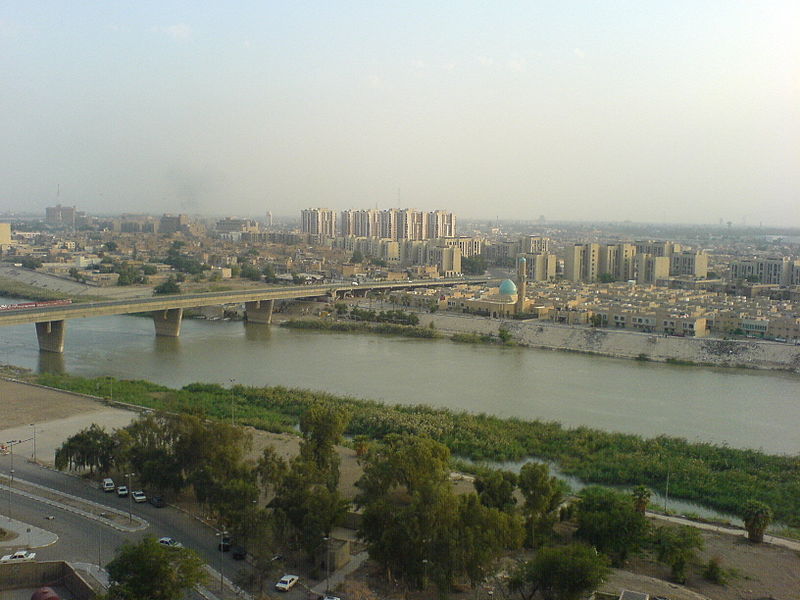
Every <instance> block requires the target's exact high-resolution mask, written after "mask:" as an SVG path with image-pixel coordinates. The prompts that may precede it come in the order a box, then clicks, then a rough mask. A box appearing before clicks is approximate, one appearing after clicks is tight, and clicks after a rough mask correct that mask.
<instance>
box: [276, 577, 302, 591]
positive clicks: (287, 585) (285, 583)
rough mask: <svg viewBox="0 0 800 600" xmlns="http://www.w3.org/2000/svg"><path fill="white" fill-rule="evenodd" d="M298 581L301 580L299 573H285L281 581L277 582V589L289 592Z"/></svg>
mask: <svg viewBox="0 0 800 600" xmlns="http://www.w3.org/2000/svg"><path fill="white" fill-rule="evenodd" d="M298 581H300V577H298V576H297V575H284V576H283V577H281V579H280V581H278V583H276V584H275V589H276V590H278V591H279V592H288V591H289V590H290V589H292V588H293V587H294V586H295V585H297V582H298Z"/></svg>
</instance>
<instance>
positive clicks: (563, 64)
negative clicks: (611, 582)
mask: <svg viewBox="0 0 800 600" xmlns="http://www.w3.org/2000/svg"><path fill="white" fill-rule="evenodd" d="M798 23H800V2H798V1H797V0H786V1H785V2H767V1H763V0H759V1H757V2H756V1H748V2H737V1H735V0H721V1H719V2H711V1H707V2H703V1H701V0H687V1H678V0H659V1H657V2H656V1H652V2H648V1H645V0H631V1H630V2H611V1H608V2H588V1H586V2H579V1H570V0H553V1H552V2H536V1H534V0H528V1H525V2H518V3H514V2H504V1H500V2H498V1H485V2H467V1H455V2H452V1H446V0H437V1H435V2H431V1H430V0H424V1H419V2H417V1H413V0H404V1H403V2H393V3H388V2H374V1H364V2H344V1H339V0H335V1H332V0H328V1H321V2H301V1H296V0H291V1H284V2H265V1H263V0H259V1H252V2H246V1H236V2H196V1H187V2H176V1H171V0H158V1H154V2H143V1H136V2H112V1H102V2H100V1H97V2H91V1H88V0H86V1H80V0H70V1H61V2H59V1H36V0H20V1H15V0H5V1H4V2H2V3H0V132H1V134H2V143H1V144H0V210H15V211H38V210H42V212H43V209H44V207H45V206H47V205H52V204H54V203H55V202H56V190H57V186H58V185H59V184H60V186H61V196H60V201H61V202H62V203H63V204H70V205H72V204H74V205H77V206H78V208H79V209H83V210H87V211H90V212H95V213H97V212H105V213H118V212H156V213H160V212H176V211H183V212H190V213H215V214H220V213H221V214H231V215H233V214H238V215H248V214H249V215H262V214H263V213H264V212H265V211H266V210H268V209H270V210H272V212H273V213H275V214H289V215H294V214H296V212H297V211H298V210H299V209H300V208H303V207H307V206H326V207H329V208H335V209H344V208H363V207H374V206H376V205H377V206H378V207H380V208H387V207H390V206H410V207H417V208H420V209H429V210H432V209H434V208H445V209H450V210H453V211H456V212H457V213H458V214H459V215H460V216H462V217H486V218H493V217H495V216H499V217H500V218H520V219H531V218H537V217H538V216H539V215H540V214H543V215H545V216H546V217H547V218H548V219H604V220H622V219H631V220H636V221H662V220H666V221H673V222H675V221H681V222H707V223H712V222H713V223H716V222H717V221H718V220H719V219H720V218H724V219H725V220H732V221H734V222H735V223H741V222H742V221H743V220H746V222H747V223H748V224H751V225H753V224H758V223H759V222H763V223H764V224H765V225H766V224H782V225H794V226H800V193H799V190H800V35H798V33H797V32H798Z"/></svg>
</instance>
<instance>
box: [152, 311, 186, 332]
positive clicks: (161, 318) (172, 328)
mask: <svg viewBox="0 0 800 600" xmlns="http://www.w3.org/2000/svg"><path fill="white" fill-rule="evenodd" d="M182 319H183V309H182V308H168V309H167V310H154V311H153V323H154V324H155V326H156V335H158V336H163V337H178V336H179V335H180V334H181V320H182Z"/></svg>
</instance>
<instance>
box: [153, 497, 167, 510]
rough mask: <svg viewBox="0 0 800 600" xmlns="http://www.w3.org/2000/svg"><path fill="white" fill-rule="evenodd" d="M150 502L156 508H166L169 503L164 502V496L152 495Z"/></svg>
mask: <svg viewBox="0 0 800 600" xmlns="http://www.w3.org/2000/svg"><path fill="white" fill-rule="evenodd" d="M150 504H152V505H153V506H155V507H156V508H164V507H165V506H166V505H167V503H166V502H164V498H162V497H161V496H150Z"/></svg>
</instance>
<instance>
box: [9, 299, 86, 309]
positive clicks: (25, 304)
mask: <svg viewBox="0 0 800 600" xmlns="http://www.w3.org/2000/svg"><path fill="white" fill-rule="evenodd" d="M68 304H72V300H46V301H42V302H22V303H21V304H0V310H21V309H24V308H47V307H48V306H67V305H68Z"/></svg>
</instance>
